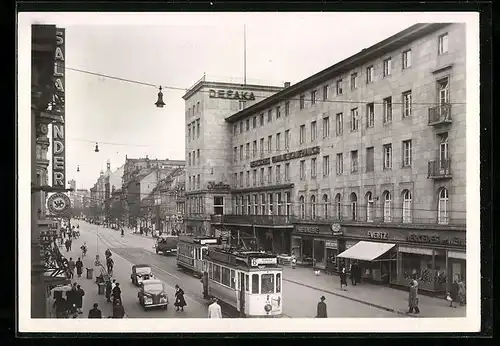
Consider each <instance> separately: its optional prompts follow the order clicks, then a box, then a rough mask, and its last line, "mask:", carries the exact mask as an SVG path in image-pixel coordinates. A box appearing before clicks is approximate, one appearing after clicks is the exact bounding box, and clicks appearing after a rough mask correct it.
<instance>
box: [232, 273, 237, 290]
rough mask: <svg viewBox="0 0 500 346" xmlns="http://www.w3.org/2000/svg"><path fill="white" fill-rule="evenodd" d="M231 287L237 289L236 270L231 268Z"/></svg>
mask: <svg viewBox="0 0 500 346" xmlns="http://www.w3.org/2000/svg"><path fill="white" fill-rule="evenodd" d="M231 288H233V289H236V276H235V275H234V270H232V269H231Z"/></svg>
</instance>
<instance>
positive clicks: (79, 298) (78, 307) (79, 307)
mask: <svg viewBox="0 0 500 346" xmlns="http://www.w3.org/2000/svg"><path fill="white" fill-rule="evenodd" d="M84 295H85V291H84V290H83V288H82V287H81V286H80V285H77V286H76V293H75V301H76V310H77V311H78V314H82V313H83V311H82V307H83V296H84Z"/></svg>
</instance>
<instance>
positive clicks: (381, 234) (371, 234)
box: [368, 231, 389, 240]
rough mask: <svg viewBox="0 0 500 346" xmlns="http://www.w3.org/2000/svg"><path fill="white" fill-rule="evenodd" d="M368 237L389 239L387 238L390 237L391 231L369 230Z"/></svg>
mask: <svg viewBox="0 0 500 346" xmlns="http://www.w3.org/2000/svg"><path fill="white" fill-rule="evenodd" d="M368 238H371V239H384V240H387V239H389V233H387V232H372V231H368Z"/></svg>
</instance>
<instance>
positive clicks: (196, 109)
mask: <svg viewBox="0 0 500 346" xmlns="http://www.w3.org/2000/svg"><path fill="white" fill-rule="evenodd" d="M201 107H202V106H201V102H200V101H198V102H196V107H195V105H193V107H189V108H188V110H187V112H186V113H187V114H186V115H187V116H188V117H190V116H194V115H195V112H196V113H199V112H200V110H201Z"/></svg>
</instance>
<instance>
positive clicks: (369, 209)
mask: <svg viewBox="0 0 500 346" xmlns="http://www.w3.org/2000/svg"><path fill="white" fill-rule="evenodd" d="M373 213H374V202H373V194H372V193H371V192H367V193H366V221H367V222H373Z"/></svg>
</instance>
